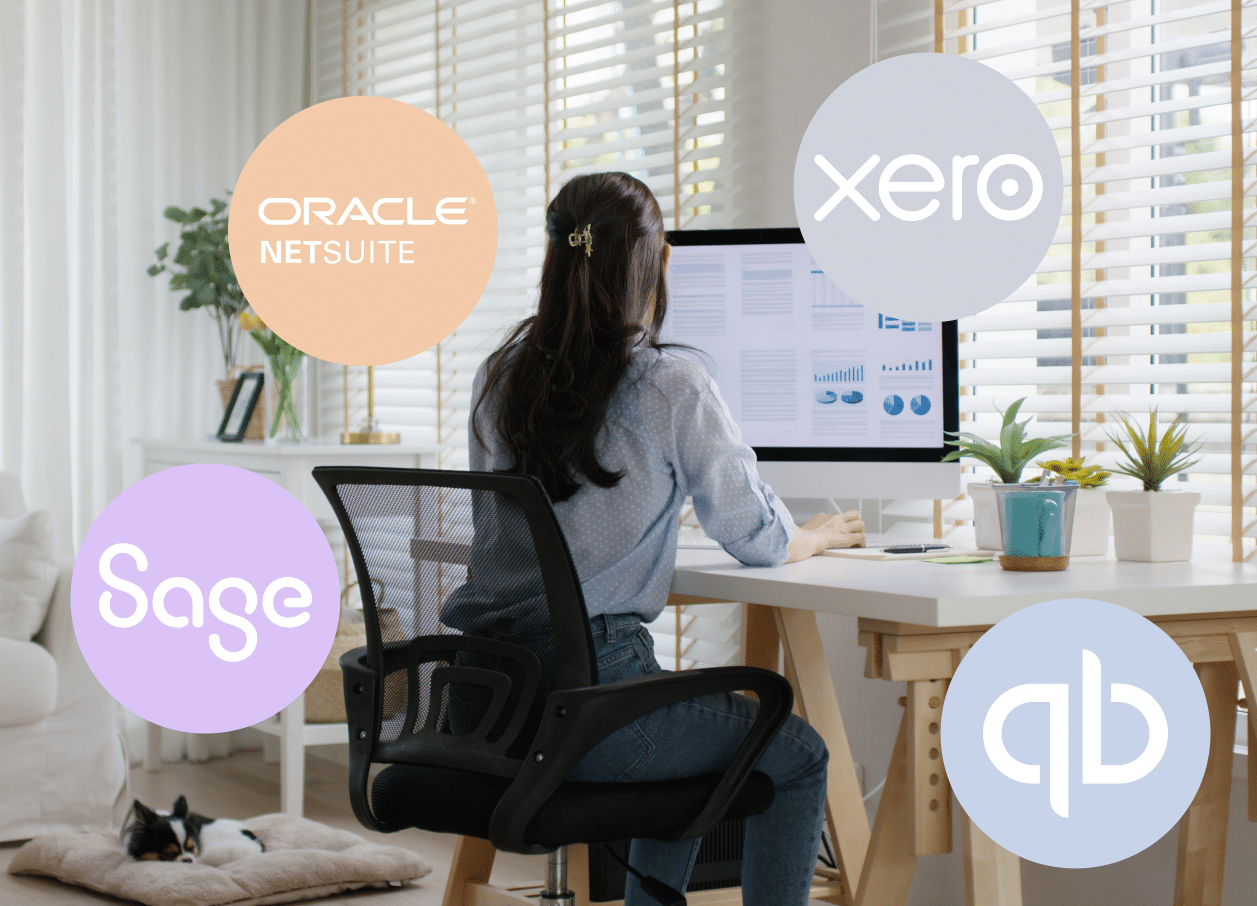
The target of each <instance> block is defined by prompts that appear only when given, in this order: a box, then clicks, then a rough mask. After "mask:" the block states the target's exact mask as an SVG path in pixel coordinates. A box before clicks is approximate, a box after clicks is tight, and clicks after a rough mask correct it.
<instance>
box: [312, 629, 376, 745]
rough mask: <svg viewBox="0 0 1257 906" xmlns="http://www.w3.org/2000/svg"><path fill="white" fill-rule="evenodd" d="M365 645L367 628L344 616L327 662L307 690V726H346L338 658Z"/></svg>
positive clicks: (343, 691) (343, 688) (343, 687)
mask: <svg viewBox="0 0 1257 906" xmlns="http://www.w3.org/2000/svg"><path fill="white" fill-rule="evenodd" d="M365 644H367V627H366V625H365V624H364V623H362V622H361V617H359V621H358V622H348V621H347V620H346V619H345V617H344V615H343V614H342V616H341V621H340V624H339V625H338V626H337V627H336V638H335V639H333V640H332V650H331V651H330V652H328V655H327V660H326V661H324V662H323V666H322V667H320V668H319V672H318V675H317V676H316V677H315V678H314V682H312V683H311V684H310V686H309V688H307V689H306V723H311V724H343V723H344V722H345V686H344V683H343V681H342V679H341V672H340V656H341V655H342V654H344V653H345V652H346V651H352V650H353V649H355V648H361V647H362V646H363V645H365Z"/></svg>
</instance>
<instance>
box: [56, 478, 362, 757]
mask: <svg viewBox="0 0 1257 906" xmlns="http://www.w3.org/2000/svg"><path fill="white" fill-rule="evenodd" d="M70 597H71V610H72V613H73V616H74V632H75V635H76V636H77V637H78V642H79V647H80V648H81V649H82V650H83V657H84V658H85V659H86V660H87V664H88V666H89V667H90V668H91V670H92V673H94V674H95V675H96V678H97V679H98V680H100V682H101V685H103V686H104V687H105V689H106V690H107V691H108V692H109V694H110V695H112V696H113V697H114V698H116V699H117V700H118V701H119V702H121V703H122V704H123V705H124V706H126V707H127V708H130V709H131V710H132V711H134V712H135V713H136V714H138V715H139V716H140V717H143V718H144V719H145V720H148V721H150V722H152V723H155V724H159V725H161V726H163V727H170V728H171V729H174V730H182V731H185V732H189V733H223V732H227V731H230V730H238V729H240V728H241V727H247V726H250V725H252V724H255V723H258V722H259V721H261V720H264V719H266V718H267V717H270V716H271V715H272V714H275V713H277V712H278V711H281V710H282V709H284V708H285V707H287V706H288V705H289V704H291V703H292V701H293V699H295V698H296V697H297V696H298V695H300V694H301V693H302V692H303V691H304V690H305V688H306V686H308V685H309V684H310V682H311V681H312V680H313V679H314V677H315V674H317V673H318V671H319V668H320V667H321V666H322V665H323V662H324V660H325V659H326V658H327V653H328V652H329V651H330V650H331V647H332V639H333V638H334V636H335V635H336V625H337V622H338V621H339V617H340V580H339V577H338V576H337V572H336V558H335V556H334V555H333V554H332V550H331V547H329V545H328V543H327V539H326V537H325V536H324V534H323V530H322V529H321V528H320V527H319V525H318V523H317V522H316V521H315V520H314V517H313V516H311V515H310V513H309V512H308V511H307V510H306V509H305V507H303V506H302V505H301V504H300V503H299V502H298V501H297V499H296V498H295V497H293V496H292V495H291V494H289V493H288V492H287V491H285V490H284V489H283V488H282V487H280V486H279V485H277V484H275V483H274V482H272V481H270V480H268V479H266V478H263V477H262V476H260V475H257V474H255V473H253V472H248V471H245V470H244V469H237V468H234V467H231V466H217V465H190V466H180V467H178V468H173V469H167V470H165V471H162V472H158V473H157V474H155V475H150V476H149V477H147V478H145V479H143V480H142V481H139V482H137V483H135V484H134V485H132V486H131V487H129V488H127V490H125V491H124V492H123V493H122V494H120V495H119V496H118V497H117V498H116V499H115V500H114V501H113V502H112V503H110V504H109V506H107V507H106V508H105V511H104V512H103V513H101V514H100V517H99V518H98V519H97V520H96V521H95V523H93V524H92V527H91V529H90V530H89V531H88V533H87V537H86V538H85V539H84V541H83V546H82V547H81V548H80V550H79V554H78V558H77V559H76V561H75V563H74V579H73V582H72V584H71V588H70Z"/></svg>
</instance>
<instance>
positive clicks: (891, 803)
mask: <svg viewBox="0 0 1257 906" xmlns="http://www.w3.org/2000/svg"><path fill="white" fill-rule="evenodd" d="M911 797H912V791H911V790H910V789H909V785H908V720H907V715H906V714H905V715H904V720H903V721H902V722H901V723H900V724H899V736H898V737H897V738H896V739H895V749H894V751H893V752H892V753H891V756H890V765H889V766H888V767H887V769H886V786H884V787H883V788H882V800H881V802H880V803H879V805H878V807H877V820H876V821H875V822H874V824H873V836H872V839H871V840H870V841H869V847H868V853H867V855H866V856H865V857H864V867H863V870H862V871H861V872H860V887H859V890H858V892H857V893H856V898H855V902H856V906H903V904H904V903H906V902H907V901H908V891H910V890H911V889H912V874H913V872H915V871H916V868H917V855H916V853H915V852H914V851H913V845H912V798H911Z"/></svg>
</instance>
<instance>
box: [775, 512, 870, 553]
mask: <svg viewBox="0 0 1257 906" xmlns="http://www.w3.org/2000/svg"><path fill="white" fill-rule="evenodd" d="M863 544H864V523H863V522H862V521H861V520H860V514H859V513H857V512H856V511H855V510H851V511H850V512H846V513H839V514H838V515H837V516H829V515H825V514H821V515H819V516H813V517H812V518H811V519H809V520H808V521H807V522H805V523H803V525H801V526H799V527H798V529H796V530H795V533H794V540H793V541H791V542H790V547H789V554H790V556H789V558H788V559H787V560H786V562H787V563H797V562H798V561H800V560H806V559H807V558H808V557H813V556H815V555H816V554H819V553H821V552H822V551H827V550H832V549H834V548H840V547H861V546H863Z"/></svg>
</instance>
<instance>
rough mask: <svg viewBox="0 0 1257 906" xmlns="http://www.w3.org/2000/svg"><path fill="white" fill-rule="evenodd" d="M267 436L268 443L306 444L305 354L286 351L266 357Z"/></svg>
mask: <svg viewBox="0 0 1257 906" xmlns="http://www.w3.org/2000/svg"><path fill="white" fill-rule="evenodd" d="M266 359H267V364H268V368H267V371H269V372H270V373H269V374H268V375H267V384H268V385H269V386H268V387H267V390H266V436H267V440H268V442H269V443H285V444H300V443H304V442H305V440H306V437H305V432H304V430H303V429H302V427H301V415H302V412H303V408H302V407H303V404H304V402H305V400H304V396H305V394H304V393H303V390H304V383H305V381H304V380H303V375H302V368H301V365H302V362H304V361H305V354H304V353H302V352H300V351H298V350H295V349H292V347H287V348H286V349H284V350H282V351H281V352H280V353H279V354H277V355H272V356H267V357H266Z"/></svg>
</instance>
